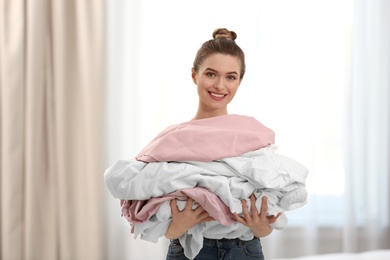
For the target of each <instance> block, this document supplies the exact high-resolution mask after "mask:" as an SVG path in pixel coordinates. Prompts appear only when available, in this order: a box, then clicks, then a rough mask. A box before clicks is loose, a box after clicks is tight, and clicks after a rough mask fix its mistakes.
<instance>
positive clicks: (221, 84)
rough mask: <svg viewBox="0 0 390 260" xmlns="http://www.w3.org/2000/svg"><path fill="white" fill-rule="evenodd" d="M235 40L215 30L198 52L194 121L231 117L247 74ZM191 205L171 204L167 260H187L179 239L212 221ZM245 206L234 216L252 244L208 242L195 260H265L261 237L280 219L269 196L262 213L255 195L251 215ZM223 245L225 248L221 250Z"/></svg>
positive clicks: (230, 34)
mask: <svg viewBox="0 0 390 260" xmlns="http://www.w3.org/2000/svg"><path fill="white" fill-rule="evenodd" d="M236 37H237V35H236V33H235V32H233V31H229V30H227V29H225V28H220V29H216V30H215V31H214V33H213V39H212V40H209V41H207V42H205V43H204V44H203V45H202V47H201V48H200V49H199V51H198V52H197V55H196V57H195V61H194V64H193V68H192V80H193V81H194V83H195V84H196V85H197V88H198V95H199V105H198V110H197V113H196V115H195V117H194V119H193V120H198V119H204V118H209V117H216V116H223V115H227V114H228V110H227V105H228V104H229V103H230V101H232V100H233V98H234V96H235V94H236V92H237V90H238V87H239V86H240V83H241V80H242V79H243V77H244V74H245V56H244V52H243V51H242V50H241V48H240V47H239V46H238V45H237V44H236V43H235V39H236ZM192 203H193V201H192V200H191V199H189V200H188V202H187V205H186V207H185V209H184V210H182V211H179V209H178V208H177V205H176V200H172V201H171V209H172V222H171V224H170V225H169V228H168V230H167V232H166V233H165V236H166V237H167V238H169V239H171V244H170V247H169V251H168V256H167V259H168V260H173V259H187V258H186V257H185V256H184V255H183V257H181V258H178V254H179V253H180V252H182V248H181V246H180V243H179V241H178V240H177V239H178V238H179V237H181V236H182V235H183V234H184V233H185V232H187V230H189V229H190V228H191V227H193V226H194V225H196V224H198V223H201V222H206V221H211V220H213V218H211V217H210V215H209V214H208V212H207V211H205V210H204V209H203V208H202V207H201V206H199V207H198V208H197V209H195V210H192ZM242 205H243V208H242V210H243V217H240V216H239V215H238V214H237V213H235V217H236V220H237V221H238V222H240V223H242V224H244V225H245V226H247V227H249V228H250V229H251V230H252V232H253V234H254V236H255V238H254V239H253V240H251V241H249V242H248V241H241V240H239V239H222V240H212V239H205V243H204V245H203V248H202V250H201V251H200V253H199V254H198V255H197V257H196V258H195V259H225V258H218V256H221V255H225V254H226V255H227V256H228V255H230V258H226V259H263V254H262V248H261V244H260V241H259V238H260V237H264V236H267V235H269V234H270V233H271V232H272V228H271V226H270V224H272V223H274V222H275V221H276V219H277V217H278V216H270V217H267V215H266V212H267V201H266V197H264V198H263V203H262V206H261V210H260V212H258V211H257V208H256V207H255V196H254V195H252V196H251V205H252V206H251V212H252V213H251V214H250V213H249V211H248V207H247V204H246V200H243V204H242ZM220 246H222V247H223V249H222V250H220ZM226 246H227V247H226ZM249 247H250V248H249ZM218 251H220V252H218ZM248 254H251V255H248Z"/></svg>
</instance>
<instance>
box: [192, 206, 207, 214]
mask: <svg viewBox="0 0 390 260" xmlns="http://www.w3.org/2000/svg"><path fill="white" fill-rule="evenodd" d="M194 212H195V213H197V214H198V215H199V214H201V213H202V212H207V211H206V210H205V209H204V208H203V207H202V206H201V205H199V206H198V207H197V208H196V209H194Z"/></svg>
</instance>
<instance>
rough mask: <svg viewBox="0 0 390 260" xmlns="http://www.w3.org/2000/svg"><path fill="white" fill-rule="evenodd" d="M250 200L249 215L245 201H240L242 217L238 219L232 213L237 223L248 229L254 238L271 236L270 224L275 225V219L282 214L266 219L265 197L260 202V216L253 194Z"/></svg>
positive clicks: (236, 215) (266, 205)
mask: <svg viewBox="0 0 390 260" xmlns="http://www.w3.org/2000/svg"><path fill="white" fill-rule="evenodd" d="M250 200H251V213H252V214H250V213H249V211H248V205H247V202H246V200H242V213H243V214H244V217H240V216H239V215H238V214H237V213H234V216H235V217H236V219H237V221H238V222H240V223H242V224H243V225H245V226H247V227H249V228H250V229H251V230H252V232H253V234H254V235H255V237H265V236H268V235H269V234H271V232H272V230H273V229H272V227H271V226H270V224H273V223H275V221H276V220H277V218H278V217H279V216H280V215H281V214H282V213H279V214H278V215H277V216H268V217H267V209H268V204H267V197H263V198H262V200H261V208H260V214H259V212H258V211H257V208H256V197H255V195H254V194H252V195H251V197H250Z"/></svg>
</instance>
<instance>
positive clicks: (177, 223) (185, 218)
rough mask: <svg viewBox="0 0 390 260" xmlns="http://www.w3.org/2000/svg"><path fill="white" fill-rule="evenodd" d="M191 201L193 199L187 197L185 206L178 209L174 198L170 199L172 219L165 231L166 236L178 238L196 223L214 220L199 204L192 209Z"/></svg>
mask: <svg viewBox="0 0 390 260" xmlns="http://www.w3.org/2000/svg"><path fill="white" fill-rule="evenodd" d="M193 202H194V200H193V199H191V198H188V200H187V203H186V206H185V208H184V209H183V210H182V211H180V210H179V208H178V207H177V203H176V199H173V200H171V202H170V205H171V214H172V221H171V224H170V225H169V227H168V230H167V232H166V233H165V237H166V238H168V239H176V238H179V237H181V236H182V235H183V234H184V233H185V232H187V230H189V229H190V228H192V227H193V226H195V225H196V224H199V223H202V222H207V221H213V220H214V218H213V217H211V216H210V214H209V213H208V212H207V211H206V210H204V208H203V207H202V206H200V205H199V206H198V207H197V208H196V209H192V204H193Z"/></svg>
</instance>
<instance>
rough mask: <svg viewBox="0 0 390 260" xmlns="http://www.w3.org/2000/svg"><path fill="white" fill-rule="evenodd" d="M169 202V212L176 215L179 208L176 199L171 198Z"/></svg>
mask: <svg viewBox="0 0 390 260" xmlns="http://www.w3.org/2000/svg"><path fill="white" fill-rule="evenodd" d="M169 204H170V205H171V214H172V215H176V214H177V213H178V212H179V208H178V207H177V202H176V199H172V200H171V202H170V203H169Z"/></svg>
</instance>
